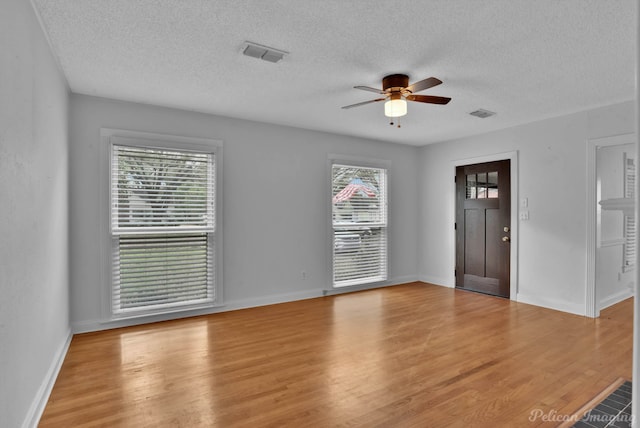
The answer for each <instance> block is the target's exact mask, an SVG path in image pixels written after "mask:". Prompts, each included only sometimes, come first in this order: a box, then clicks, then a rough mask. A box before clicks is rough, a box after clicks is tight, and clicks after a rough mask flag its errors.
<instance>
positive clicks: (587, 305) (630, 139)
mask: <svg viewBox="0 0 640 428" xmlns="http://www.w3.org/2000/svg"><path fill="white" fill-rule="evenodd" d="M634 139H635V136H634V134H621V135H613V136H610V137H602V138H593V139H590V140H587V195H586V198H587V230H586V241H587V242H586V246H587V253H586V258H587V260H586V265H587V266H586V268H587V272H586V283H585V293H584V294H585V299H584V310H583V311H584V315H585V316H587V317H589V318H598V317H599V316H600V307H599V305H598V299H597V296H596V294H597V293H596V250H597V245H598V242H597V241H598V238H597V237H598V230H599V227H600V226H599V224H598V223H599V222H598V210H599V209H600V208H599V206H598V201H597V195H596V192H597V183H596V181H597V169H596V159H597V152H598V148H600V147H610V146H618V145H624V144H629V143H634V142H635V141H634Z"/></svg>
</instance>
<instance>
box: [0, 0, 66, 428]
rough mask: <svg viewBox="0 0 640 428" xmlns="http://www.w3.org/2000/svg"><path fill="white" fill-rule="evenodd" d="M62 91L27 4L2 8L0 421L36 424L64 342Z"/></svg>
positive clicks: (9, 1) (8, 1)
mask: <svg viewBox="0 0 640 428" xmlns="http://www.w3.org/2000/svg"><path fill="white" fill-rule="evenodd" d="M67 119H68V90H67V85H66V81H65V80H64V78H63V77H62V75H61V73H60V72H59V71H58V68H57V65H56V62H55V60H54V59H53V57H52V55H51V52H50V50H49V46H48V44H47V42H46V39H45V37H44V35H43V33H42V30H41V29H40V25H39V24H38V21H37V19H36V16H35V13H34V12H33V10H32V8H31V5H30V3H29V2H28V1H25V0H3V2H2V6H0V198H1V199H0V420H1V422H0V425H2V426H5V427H19V426H29V425H32V424H35V422H37V420H38V418H39V415H40V412H41V411H42V409H43V405H44V404H45V403H44V400H45V399H46V398H47V395H48V388H50V387H51V385H50V383H49V382H50V381H52V380H53V378H54V377H55V375H56V373H57V369H58V367H59V366H58V364H59V363H60V361H61V360H60V359H61V357H62V356H63V355H64V353H65V351H66V348H67V346H68V340H70V331H69V281H68V279H69V274H68V264H69V263H68V228H67V224H68V172H67V171H68V163H67V159H68V130H67V126H68V120H67Z"/></svg>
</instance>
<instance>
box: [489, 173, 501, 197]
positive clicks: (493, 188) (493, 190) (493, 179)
mask: <svg viewBox="0 0 640 428" xmlns="http://www.w3.org/2000/svg"><path fill="white" fill-rule="evenodd" d="M487 192H488V194H487V197H489V198H497V197H498V171H494V172H489V173H487Z"/></svg>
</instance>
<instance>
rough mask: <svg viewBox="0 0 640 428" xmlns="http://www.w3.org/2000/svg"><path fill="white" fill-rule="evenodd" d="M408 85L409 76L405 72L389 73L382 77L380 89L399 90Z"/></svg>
mask: <svg viewBox="0 0 640 428" xmlns="http://www.w3.org/2000/svg"><path fill="white" fill-rule="evenodd" d="M407 86H409V76H407V75H406V74H391V75H389V76H386V77H384V78H383V79H382V90H383V91H390V92H401V91H402V90H403V89H404V88H406V87H407Z"/></svg>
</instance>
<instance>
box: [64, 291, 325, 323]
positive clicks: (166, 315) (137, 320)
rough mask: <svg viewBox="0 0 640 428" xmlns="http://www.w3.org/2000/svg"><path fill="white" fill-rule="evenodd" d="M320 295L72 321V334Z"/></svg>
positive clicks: (310, 293)
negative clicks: (139, 315)
mask: <svg viewBox="0 0 640 428" xmlns="http://www.w3.org/2000/svg"><path fill="white" fill-rule="evenodd" d="M316 297H322V290H321V289H313V290H305V291H295V292H292V293H281V294H273V295H269V296H263V297H257V298H251V299H241V300H228V301H226V302H224V304H222V305H219V306H215V307H212V308H204V309H194V310H187V311H182V312H170V313H164V314H157V315H149V316H145V317H138V318H128V319H121V320H113V321H109V320H107V321H105V320H100V319H94V320H86V321H79V322H73V323H72V324H71V327H72V330H73V333H74V334H80V333H90V332H94V331H102V330H110V329H112V328H120V327H130V326H134V325H140V324H149V323H154V322H161V321H168V320H174V319H180V318H189V317H195V316H200V315H210V314H215V313H219V312H227V311H235V310H238V309H247V308H255V307H258V306H266V305H275V304H278V303H286V302H294V301H297V300H305V299H313V298H316Z"/></svg>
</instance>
